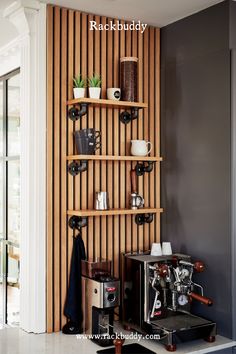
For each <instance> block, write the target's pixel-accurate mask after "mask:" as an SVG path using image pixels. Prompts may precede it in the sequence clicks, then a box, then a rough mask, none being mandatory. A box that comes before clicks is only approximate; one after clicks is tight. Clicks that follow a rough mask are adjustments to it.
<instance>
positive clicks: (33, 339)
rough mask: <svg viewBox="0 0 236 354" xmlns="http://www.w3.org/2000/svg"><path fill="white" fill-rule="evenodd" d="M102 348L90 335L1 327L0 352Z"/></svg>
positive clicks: (201, 345) (69, 353)
mask: <svg viewBox="0 0 236 354" xmlns="http://www.w3.org/2000/svg"><path fill="white" fill-rule="evenodd" d="M122 332H123V331H122ZM124 333H125V334H126V333H128V332H124ZM133 342H137V341H136V340H135V341H134V340H126V342H125V343H126V344H128V343H133ZM139 343H140V344H142V345H143V346H145V347H147V348H149V349H150V350H153V351H154V352H155V353H157V354H167V353H168V352H167V351H166V350H165V348H164V346H163V345H161V344H159V343H157V342H154V341H151V340H144V339H141V341H140V342H139ZM234 345H236V342H234V341H232V340H230V339H228V338H225V337H221V336H217V337H216V342H215V343H206V342H204V340H197V341H193V342H188V343H183V344H179V345H178V347H177V351H176V353H177V354H185V353H188V354H195V353H198V354H204V353H214V352H215V351H217V350H221V349H224V348H230V347H233V346H234ZM100 349H102V348H101V347H99V346H98V345H96V344H95V343H93V342H91V341H90V340H88V339H79V338H78V337H77V336H71V335H64V334H62V333H53V334H39V335H38V334H28V333H26V332H24V331H22V330H20V329H18V328H4V329H2V330H0V353H5V354H32V353H33V354H52V353H56V354H65V353H66V354H75V353H79V354H88V353H89V354H96V352H97V350H100Z"/></svg>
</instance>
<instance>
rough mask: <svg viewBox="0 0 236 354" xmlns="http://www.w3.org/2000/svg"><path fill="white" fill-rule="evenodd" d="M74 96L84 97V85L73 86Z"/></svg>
mask: <svg viewBox="0 0 236 354" xmlns="http://www.w3.org/2000/svg"><path fill="white" fill-rule="evenodd" d="M73 91H74V98H84V96H85V88H84V87H74V88H73Z"/></svg>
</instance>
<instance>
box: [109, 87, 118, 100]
mask: <svg viewBox="0 0 236 354" xmlns="http://www.w3.org/2000/svg"><path fill="white" fill-rule="evenodd" d="M107 98H108V99H109V100H116V101H119V100H120V88H118V87H111V88H108V89H107Z"/></svg>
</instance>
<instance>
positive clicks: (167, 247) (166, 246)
mask: <svg viewBox="0 0 236 354" xmlns="http://www.w3.org/2000/svg"><path fill="white" fill-rule="evenodd" d="M162 254H163V256H171V255H172V248H171V243H170V242H162Z"/></svg>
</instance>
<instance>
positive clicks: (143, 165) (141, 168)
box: [135, 161, 153, 176]
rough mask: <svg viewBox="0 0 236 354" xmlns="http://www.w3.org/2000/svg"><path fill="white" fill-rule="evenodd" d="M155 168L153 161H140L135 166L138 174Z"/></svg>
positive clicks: (141, 174)
mask: <svg viewBox="0 0 236 354" xmlns="http://www.w3.org/2000/svg"><path fill="white" fill-rule="evenodd" d="M152 170H153V161H147V162H138V163H137V165H136V166H135V172H136V175H137V176H143V175H144V173H145V172H148V173H149V172H151V171H152Z"/></svg>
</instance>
